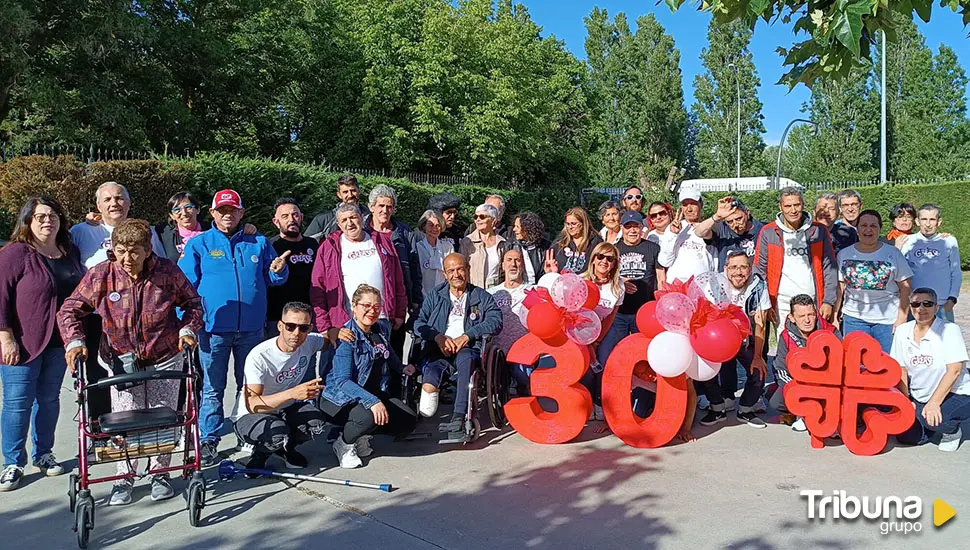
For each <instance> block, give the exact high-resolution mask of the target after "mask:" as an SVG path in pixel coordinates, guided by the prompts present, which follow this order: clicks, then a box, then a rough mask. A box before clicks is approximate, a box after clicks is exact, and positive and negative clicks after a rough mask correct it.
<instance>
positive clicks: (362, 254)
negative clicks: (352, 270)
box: [347, 248, 387, 260]
mask: <svg viewBox="0 0 970 550" xmlns="http://www.w3.org/2000/svg"><path fill="white" fill-rule="evenodd" d="M376 254H377V249H376V248H365V249H363V250H354V251H353V252H351V253H350V254H348V255H347V259H348V260H359V259H361V258H369V257H371V256H374V255H376ZM385 254H387V253H386V252H385Z"/></svg>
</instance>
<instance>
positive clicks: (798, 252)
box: [785, 246, 808, 256]
mask: <svg viewBox="0 0 970 550" xmlns="http://www.w3.org/2000/svg"><path fill="white" fill-rule="evenodd" d="M785 256H808V247H807V246H791V247H785Z"/></svg>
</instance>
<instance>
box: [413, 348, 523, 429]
mask: <svg viewBox="0 0 970 550" xmlns="http://www.w3.org/2000/svg"><path fill="white" fill-rule="evenodd" d="M483 344H484V346H483V348H482V349H483V350H484V351H483V352H482V354H481V356H480V357H479V360H478V365H476V367H475V368H474V369H473V370H472V375H471V378H470V379H469V381H468V403H463V404H459V403H455V408H456V410H457V408H458V407H459V406H464V407H465V415H464V422H463V424H462V431H463V436H462V438H461V439H441V440H439V441H438V443H439V444H450V443H460V444H462V445H464V444H467V443H470V442H472V441H475V439H477V438H478V436H479V435H480V434H481V432H482V425H481V422H480V421H479V419H478V411H479V408H480V406H481V405H480V401H481V400H482V399H484V400H485V408H486V409H487V410H488V417H489V421H490V423H491V425H492V427H494V428H498V429H502V428H504V427H505V426H506V425H508V420H507V419H506V417H505V404H506V403H507V402H508V401H509V399H510V397H509V390H510V388H511V385H512V380H511V375H510V374H509V368H508V364H507V363H506V361H505V351H503V350H501V349H499V348H498V347H497V346H495V345H493V344H492V343H491V342H490V339H489V338H488V337H486V338H485V339H484V341H483ZM425 345H428V344H427V343H426V342H423V341H422V340H421V339H420V337H419V336H418V335H417V334H416V333H414V332H411V348H410V351H409V354H408V364H411V365H414V366H415V368H417V373H415V374H414V375H413V376H405V377H404V378H403V381H402V384H401V400H402V401H403V402H404V403H406V404H407V405H408V406H409V407H411V408H412V409H414V410H417V407H418V402H419V400H420V397H421V384H422V380H421V378H422V377H421V367H422V365H423V356H424V353H423V349H424V346H425ZM430 345H434V343H433V342H432V343H431V344H430ZM457 374H458V369H457V368H456V367H455V366H454V365H449V367H448V370H447V371H445V374H444V375H443V376H442V378H441V386H440V387H439V388H438V391H439V392H441V393H440V395H444V394H445V393H446V392H449V393H452V394H453V393H454V385H455V384H456V383H457V380H456V377H457ZM445 426H447V424H442V425H440V426H439V428H438V429H439V431H443V432H444V431H448V430H447V428H446V427H445Z"/></svg>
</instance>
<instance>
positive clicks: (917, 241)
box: [902, 204, 963, 323]
mask: <svg viewBox="0 0 970 550" xmlns="http://www.w3.org/2000/svg"><path fill="white" fill-rule="evenodd" d="M916 215H917V219H918V222H919V233H916V234H914V235H909V236H908V237H907V239H906V242H905V243H904V244H903V248H902V253H903V256H905V257H906V261H907V262H909V266H910V267H911V268H912V269H913V288H917V287H929V288H932V289H933V290H934V291H935V292H936V295H937V296H939V297H940V300H943V303H942V304H940V305H941V307H940V309H939V315H940V316H941V317H944V318H946V320H948V321H950V322H951V323H952V322H953V306H955V305H956V304H957V298H959V297H960V285H961V284H962V283H963V272H961V271H960V248H959V246H957V240H956V238H955V237H953V236H952V235H947V236H946V237H944V236H942V235H941V234H940V233H939V228H940V226H941V225H942V224H943V214H942V213H941V212H940V207H939V206H937V205H935V204H924V205H923V206H921V207H920V208H919V212H917V214H916Z"/></svg>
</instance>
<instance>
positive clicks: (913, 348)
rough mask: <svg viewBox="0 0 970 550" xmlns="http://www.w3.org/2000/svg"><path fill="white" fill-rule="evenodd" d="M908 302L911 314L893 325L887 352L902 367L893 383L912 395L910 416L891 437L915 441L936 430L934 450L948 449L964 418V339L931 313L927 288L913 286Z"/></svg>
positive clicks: (968, 404)
mask: <svg viewBox="0 0 970 550" xmlns="http://www.w3.org/2000/svg"><path fill="white" fill-rule="evenodd" d="M910 306H911V308H912V313H913V317H914V318H915V320H913V321H910V322H908V323H904V324H902V325H900V326H899V327H898V328H897V329H896V333H895V334H894V335H893V347H892V351H890V353H889V355H891V356H892V358H893V359H895V360H896V361H897V362H899V365H900V366H901V367H902V368H903V376H902V378H901V379H900V381H899V389H900V391H902V392H903V393H904V394H908V395H909V397H910V398H911V399H912V400H913V404H914V405H915V407H916V420H915V421H914V422H913V425H912V427H910V429H909V430H907V431H906V432H904V433H901V434H899V435H898V436H896V439H898V440H899V442H900V443H904V444H909V445H919V444H922V443H925V442H927V441H928V440H929V438H930V436H931V435H932V434H933V432H940V433H941V438H940V444H939V448H940V450H941V451H948V452H953V451H956V450H957V449H958V448H959V447H960V439H961V438H962V436H963V430H962V429H961V425H962V424H965V423H967V422H970V374H968V373H967V361H968V359H970V358H968V357H967V344H966V342H965V341H964V340H963V334H962V333H961V332H960V327H958V326H957V325H955V324H953V323H948V322H946V321H945V320H943V319H939V318H937V311H938V309H939V301H938V298H937V294H936V291H934V290H933V289H932V288H917V289H916V290H914V291H913V295H912V298H911V299H910Z"/></svg>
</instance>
